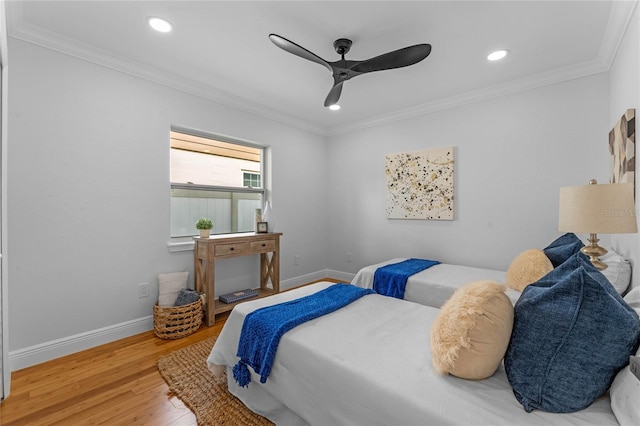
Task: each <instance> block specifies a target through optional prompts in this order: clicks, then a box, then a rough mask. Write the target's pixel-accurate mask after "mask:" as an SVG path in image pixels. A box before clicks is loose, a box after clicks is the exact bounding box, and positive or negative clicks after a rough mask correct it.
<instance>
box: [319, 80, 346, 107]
mask: <svg viewBox="0 0 640 426" xmlns="http://www.w3.org/2000/svg"><path fill="white" fill-rule="evenodd" d="M342 83H344V81H341V82H339V83H336V84H334V85H333V87H332V88H331V90H330V91H329V94H328V95H327V99H325V100H324V106H326V107H328V106H331V105H334V104H337V103H338V100H339V99H340V94H341V93H342Z"/></svg>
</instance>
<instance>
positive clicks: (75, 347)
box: [9, 316, 153, 371]
mask: <svg viewBox="0 0 640 426" xmlns="http://www.w3.org/2000/svg"><path fill="white" fill-rule="evenodd" d="M152 329H153V316H147V317H143V318H138V319H135V320H131V321H127V322H123V323H120V324H115V325H111V326H108V327H103V328H100V329H97V330H92V331H88V332H86V333H80V334H76V335H74V336H69V337H64V338H61V339H56V340H51V341H49V342H44V343H41V344H39V345H34V346H30V347H28V348H23V349H18V350H16V351H11V352H9V364H10V366H11V371H16V370H21V369H23V368H26V367H30V366H32V365H36V364H40V363H42V362H45V361H50V360H52V359H55V358H59V357H61V356H65V355H70V354H72V353H75V352H80V351H83V350H85V349H89V348H93V347H95V346H99V345H103V344H105V343H109V342H113V341H115V340H119V339H124V338H125V337H129V336H133V335H134V334H138V333H143V332H145V331H149V330H152Z"/></svg>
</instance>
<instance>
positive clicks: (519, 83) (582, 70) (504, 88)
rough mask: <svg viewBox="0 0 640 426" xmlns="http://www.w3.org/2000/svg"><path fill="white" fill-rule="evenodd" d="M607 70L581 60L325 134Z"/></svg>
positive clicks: (428, 112)
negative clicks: (574, 63) (567, 65)
mask: <svg viewBox="0 0 640 426" xmlns="http://www.w3.org/2000/svg"><path fill="white" fill-rule="evenodd" d="M607 69H608V68H606V67H605V66H604V64H603V63H602V62H601V61H599V60H595V61H590V62H584V63H582V64H577V65H572V66H569V67H565V68H561V69H557V70H553V71H549V72H546V73H541V74H536V75H534V76H531V77H526V78H521V79H518V80H512V81H509V82H507V83H503V84H498V85H496V86H491V87H488V88H486V89H479V90H473V91H470V92H466V93H462V94H460V95H456V96H451V97H448V98H443V99H438V100H436V101H433V102H428V103H425V104H422V105H418V106H416V107H412V108H407V109H404V110H400V111H395V112H392V113H390V114H385V115H381V116H378V117H374V118H372V119H366V120H362V121H357V122H354V123H350V124H348V125H346V126H337V127H335V128H333V129H331V130H330V132H329V133H328V134H327V136H334V135H338V134H342V133H349V132H353V131H356V130H361V129H366V128H370V127H375V126H380V125H383V124H390V123H393V122H397V121H402V120H406V119H409V118H414V117H417V116H420V115H425V114H431V113H434V112H437V111H442V110H446V109H450V108H455V107H459V106H463V105H468V104H471V103H474V102H479V101H484V100H487V99H491V98H496V97H499V96H504V95H509V94H513V93H518V92H524V91H526V90H530V89H535V88H538V87H543V86H548V85H551V84H556V83H560V82H563V81H568V80H574V79H577V78H582V77H587V76H589V75H593V74H599V73H601V72H605V71H607Z"/></svg>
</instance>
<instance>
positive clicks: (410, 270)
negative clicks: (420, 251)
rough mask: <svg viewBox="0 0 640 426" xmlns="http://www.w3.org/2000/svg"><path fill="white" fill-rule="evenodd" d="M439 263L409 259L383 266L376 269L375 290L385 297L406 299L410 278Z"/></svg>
mask: <svg viewBox="0 0 640 426" xmlns="http://www.w3.org/2000/svg"><path fill="white" fill-rule="evenodd" d="M439 263H440V262H439V261H437V260H425V259H407V260H405V261H402V262H398V263H392V264H390V265H385V266H382V267H380V268H378V269H376V272H375V275H374V276H373V290H374V291H375V292H376V293H378V294H382V295H384V296H390V297H395V298H397V299H404V289H405V287H406V286H407V280H408V279H409V277H410V276H411V275H413V274H417V273H418V272H420V271H424V270H425V269H427V268H430V267H432V266H433V265H437V264H439Z"/></svg>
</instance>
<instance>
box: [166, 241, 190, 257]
mask: <svg viewBox="0 0 640 426" xmlns="http://www.w3.org/2000/svg"><path fill="white" fill-rule="evenodd" d="M194 246H195V243H194V242H193V238H192V239H190V240H188V241H185V240H182V241H181V240H177V239H176V240H175V241H169V242H168V243H167V249H168V250H169V253H180V252H183V251H193V247H194Z"/></svg>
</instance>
